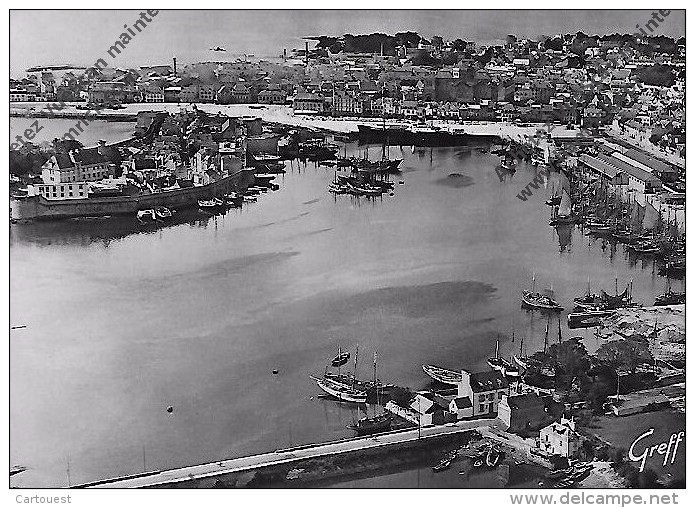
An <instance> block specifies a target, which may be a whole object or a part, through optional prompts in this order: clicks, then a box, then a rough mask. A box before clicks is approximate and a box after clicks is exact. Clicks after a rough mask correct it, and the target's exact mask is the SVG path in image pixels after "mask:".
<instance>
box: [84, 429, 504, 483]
mask: <svg viewBox="0 0 695 508" xmlns="http://www.w3.org/2000/svg"><path fill="white" fill-rule="evenodd" d="M495 421H496V420H494V419H485V420H473V421H461V422H456V423H449V424H446V425H436V426H431V427H423V428H422V429H420V430H419V431H418V429H409V430H405V431H397V432H390V433H385V434H379V435H376V436H367V437H361V438H355V439H346V440H343V441H334V442H330V443H323V444H317V445H308V446H300V447H295V448H288V449H285V450H277V451H274V452H270V453H262V454H260V455H252V456H249V457H239V458H236V459H229V460H221V461H217V462H209V463H207V464H200V465H197V466H188V467H183V468H179V469H170V470H167V471H154V472H152V473H149V474H148V473H145V474H143V475H138V476H134V477H128V478H121V479H118V478H116V479H112V480H103V481H102V482H94V483H90V484H87V485H85V487H88V488H117V489H124V488H144V487H155V486H164V485H167V484H174V483H179V482H185V481H189V480H193V479H201V478H208V477H214V476H219V475H225V474H228V473H236V472H241V471H246V470H251V469H257V468H261V467H267V466H273V465H278V464H286V463H290V462H293V461H297V460H304V459H311V458H316V457H321V456H326V455H338V454H341V453H348V452H355V451H359V450H366V449H370V448H377V447H382V446H392V445H397V444H401V443H406V442H412V441H417V440H418V439H427V438H433V437H438V436H445V435H449V434H457V433H460V432H465V431H468V430H473V429H482V428H487V427H490V426H491V425H493V424H494V423H495Z"/></svg>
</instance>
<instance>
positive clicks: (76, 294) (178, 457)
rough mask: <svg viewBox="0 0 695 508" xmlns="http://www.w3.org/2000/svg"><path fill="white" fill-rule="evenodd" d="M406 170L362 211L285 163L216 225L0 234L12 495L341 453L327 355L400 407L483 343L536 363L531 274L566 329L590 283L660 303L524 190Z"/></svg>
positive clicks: (469, 162)
mask: <svg viewBox="0 0 695 508" xmlns="http://www.w3.org/2000/svg"><path fill="white" fill-rule="evenodd" d="M352 150H353V151H354V150H356V148H355V147H352ZM376 151H377V149H376V148H373V149H372V152H376ZM397 154H399V149H398V148H395V149H392V152H391V155H392V156H394V155H397ZM372 156H374V154H372ZM398 156H400V155H398ZM402 157H404V159H405V161H404V163H403V165H402V168H403V170H404V172H403V175H402V176H400V177H397V178H398V179H401V180H402V181H403V182H404V184H403V185H396V188H395V195H394V196H384V198H383V199H378V200H376V201H367V200H356V199H354V198H350V197H347V196H338V197H337V198H334V197H333V196H332V195H331V194H329V193H328V191H327V190H326V186H327V184H328V183H329V182H330V180H331V179H332V178H333V170H332V169H325V168H318V167H315V166H313V165H307V166H304V165H299V164H298V163H297V162H293V163H292V164H291V165H290V164H289V163H288V173H287V175H285V176H284V177H282V176H281V177H278V179H277V180H278V183H279V184H280V185H281V189H280V190H279V191H277V192H274V193H271V194H269V195H263V196H261V198H260V199H259V202H258V203H255V204H252V205H250V206H244V208H243V209H241V210H232V211H230V212H228V213H227V214H226V215H224V216H218V217H191V220H190V221H189V222H186V223H183V224H179V225H175V226H170V227H167V228H163V229H159V230H149V231H137V227H136V223H135V220H134V219H130V218H125V219H110V220H106V221H99V222H98V223H90V222H89V221H64V222H56V223H45V224H29V225H13V226H12V228H11V236H10V242H11V249H10V256H11V281H10V285H11V287H10V289H11V321H12V323H11V324H12V325H26V328H24V329H17V330H13V331H12V333H11V338H10V340H11V350H10V355H11V365H10V370H11V373H10V375H11V377H10V379H11V388H10V390H11V392H10V393H11V405H10V430H11V443H10V456H11V462H12V464H15V463H18V464H24V465H26V466H28V467H29V470H28V471H27V472H25V473H22V474H21V475H17V476H15V477H14V478H13V480H12V481H13V484H14V485H18V486H19V485H21V486H63V485H66V484H67V473H66V469H67V464H68V461H69V466H70V480H71V482H72V483H73V484H74V483H79V482H87V481H90V480H95V479H99V478H105V477H112V476H117V475H123V474H132V473H137V472H140V471H142V470H143V468H146V469H166V468H172V467H178V466H184V465H190V464H193V463H199V462H204V461H212V460H216V459H221V458H226V457H235V456H240V455H244V454H250V453H256V452H264V451H268V450H273V449H275V448H278V447H284V446H288V445H290V444H292V445H297V444H300V443H309V442H316V441H323V440H330V439H336V438H340V437H345V436H348V435H350V431H348V430H347V429H346V428H345V425H346V424H347V423H350V422H352V420H353V418H356V417H357V416H358V415H357V413H356V409H354V408H350V407H347V406H341V405H340V404H337V403H334V402H331V401H326V400H321V399H317V398H316V395H317V394H318V388H317V387H316V386H315V385H314V384H313V383H312V382H311V380H310V379H309V374H311V373H321V372H322V371H323V368H324V365H325V364H326V362H327V360H328V359H329V358H331V357H332V356H333V355H334V354H335V352H336V348H337V346H338V344H341V345H342V347H343V348H348V347H350V348H354V346H355V344H359V351H360V357H361V358H362V359H363V361H362V362H361V365H360V366H359V368H358V374H359V371H361V373H362V375H364V376H370V375H371V355H372V352H373V351H375V350H376V351H378V353H379V359H380V363H379V370H380V377H382V378H383V379H386V380H388V381H391V382H394V383H398V384H400V385H403V386H409V387H411V388H423V387H425V386H427V385H428V378H427V377H426V375H425V374H424V373H423V372H422V369H421V367H420V366H421V364H422V363H434V364H438V365H442V366H446V367H452V368H469V369H484V368H485V359H486V358H487V357H488V356H490V355H491V354H492V353H493V352H494V347H495V339H496V338H497V337H498V335H499V337H500V342H501V353H502V354H503V355H504V356H509V355H511V354H512V353H514V352H517V351H518V348H519V338H520V337H521V336H524V337H525V338H526V340H525V346H526V347H527V348H528V352H529V353H530V352H533V351H534V350H536V349H541V348H542V347H543V336H544V328H545V324H546V319H545V317H544V316H543V315H540V314H537V313H530V312H527V311H523V310H521V309H520V306H519V303H520V300H519V294H520V291H521V290H522V289H524V288H529V287H530V285H531V277H532V274H533V273H534V272H535V273H536V278H537V287H538V288H543V287H549V286H552V288H553V289H554V290H555V292H556V296H557V297H558V299H559V300H560V302H561V303H563V304H564V305H565V306H566V307H568V308H569V307H570V302H571V299H572V298H573V297H575V296H577V295H580V294H582V293H583V292H584V291H585V289H586V284H587V279H591V284H592V290H598V289H600V288H601V287H603V288H605V289H606V290H608V291H612V290H613V289H614V284H615V282H614V279H615V278H616V277H617V278H618V280H619V281H620V285H621V286H624V285H625V284H626V283H628V282H629V281H630V280H633V281H634V296H635V300H637V301H641V302H644V303H647V304H651V303H652V302H653V297H654V295H655V294H657V293H660V292H662V291H663V290H664V288H665V280H664V279H663V278H661V277H659V276H657V275H656V269H655V268H654V266H653V265H652V263H649V262H644V263H643V262H641V261H639V262H637V263H635V261H634V260H631V259H630V258H628V256H627V254H626V253H625V252H624V251H623V247H622V246H617V247H615V246H613V247H611V245H610V244H603V243H602V242H601V241H590V240H589V239H588V238H586V237H584V236H583V235H582V234H581V231H580V230H579V229H575V230H572V229H567V230H565V231H563V232H561V234H560V235H558V232H556V230H555V229H553V228H550V227H548V225H547V219H548V215H549V209H548V207H546V206H545V205H544V204H543V201H544V200H545V196H544V193H539V195H538V196H536V197H534V198H533V199H531V200H529V201H527V202H522V201H520V200H518V199H517V198H516V197H515V196H516V194H517V193H518V192H519V191H520V189H521V188H522V187H523V186H524V185H526V184H527V183H528V181H529V179H530V178H532V176H533V174H534V171H535V169H534V168H532V167H525V166H521V168H520V169H519V171H518V172H517V173H516V175H514V176H513V177H512V178H510V179H508V180H507V181H505V182H500V181H499V179H498V177H497V175H496V174H495V172H494V169H493V168H494V166H495V164H496V163H497V157H495V156H492V155H489V154H484V153H480V152H478V151H476V150H470V149H467V148H450V149H434V150H433V151H431V152H430V151H429V150H428V151H425V152H422V153H418V152H416V153H411V150H410V149H409V148H408V149H407V150H404V151H403V153H402ZM451 173H458V174H460V175H462V176H459V177H456V178H453V177H449V174H451ZM133 231H135V232H133ZM674 289H677V288H675V287H674ZM553 319H554V321H553V322H552V323H551V329H552V330H553V333H552V334H551V339H552V340H556V330H557V318H553ZM561 323H562V326H563V328H564V327H565V323H566V313H563V315H562V318H561ZM512 329H514V330H515V332H516V342H515V343H512V342H511V339H510V336H511V330H512ZM575 335H584V336H586V344H587V347H588V348H589V349H592V348H595V347H596V345H595V340H594V339H593V338H592V335H591V332H579V333H577V332H576V331H572V332H570V331H569V330H567V329H566V328H564V329H563V337H571V336H575ZM353 354H354V349H353ZM273 369H278V370H279V374H278V375H275V376H274V375H273V374H272V371H273ZM169 405H171V406H173V407H174V411H173V412H172V413H171V414H169V413H167V411H166V408H167V406H169ZM360 416H361V415H360ZM423 471H424V470H423ZM422 474H423V473H422V472H421V474H420V476H422ZM428 474H429V473H428ZM413 475H417V471H411V472H405V473H398V474H395V475H390V476H388V477H383V480H379V479H371V480H363V481H362V484H360V485H363V484H364V482H366V483H368V484H369V486H376V485H377V484H378V485H381V486H387V485H388V486H404V487H405V486H412V485H413V481H415V479H414V478H415V477H414V476H413ZM430 476H431V475H430ZM457 476H458V475H457ZM459 479H460V477H459V478H457V479H456V480H455V481H457V482H458V481H459ZM437 481H444V480H437ZM452 481H453V480H452ZM470 481H471V482H472V483H471V485H474V486H490V487H492V486H496V485H498V483H499V481H500V480H499V478H498V477H497V475H495V474H485V475H481V476H476V477H475V478H472V479H471V480H470ZM521 483H524V482H523V481H521ZM531 483H533V482H531ZM531 483H529V485H530V484H531ZM365 486H367V485H365ZM450 486H453V484H452V485H450Z"/></svg>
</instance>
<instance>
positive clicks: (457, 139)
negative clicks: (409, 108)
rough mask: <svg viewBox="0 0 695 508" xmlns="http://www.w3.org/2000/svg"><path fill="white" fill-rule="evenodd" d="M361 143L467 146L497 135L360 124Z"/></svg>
mask: <svg viewBox="0 0 695 508" xmlns="http://www.w3.org/2000/svg"><path fill="white" fill-rule="evenodd" d="M357 129H358V131H359V132H358V139H359V142H360V143H386V142H388V143H389V144H391V145H396V146H399V145H400V146H404V145H410V146H412V145H414V146H465V145H470V144H475V143H476V142H489V141H494V140H496V139H497V136H492V135H482V136H473V135H470V134H466V133H464V132H456V133H454V132H449V131H446V130H441V129H437V128H431V129H429V128H428V129H421V128H420V129H418V128H411V127H409V126H398V127H386V128H383V127H375V126H370V125H358V126H357Z"/></svg>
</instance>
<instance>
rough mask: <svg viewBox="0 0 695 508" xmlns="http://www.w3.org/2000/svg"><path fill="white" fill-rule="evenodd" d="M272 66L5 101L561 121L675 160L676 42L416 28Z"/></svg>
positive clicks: (55, 84)
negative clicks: (490, 35) (489, 42)
mask: <svg viewBox="0 0 695 508" xmlns="http://www.w3.org/2000/svg"><path fill="white" fill-rule="evenodd" d="M311 44H312V45H314V47H313V48H312V49H309V41H308V40H307V42H306V46H305V48H304V49H295V50H293V51H291V52H290V53H289V54H288V52H287V51H286V50H284V51H283V56H282V57H280V58H273V59H266V60H263V59H261V60H258V59H253V60H249V59H246V57H244V59H241V58H239V59H237V60H236V61H224V62H223V61H219V62H214V61H213V62H200V63H189V64H184V65H180V64H179V65H177V62H176V58H174V59H173V62H172V63H171V64H164V65H150V66H142V67H140V68H138V69H115V68H113V69H112V68H105V69H101V70H100V71H99V73H89V74H88V76H89V77H87V75H85V74H81V73H80V72H79V71H77V70H69V71H68V72H65V73H63V75H62V77H61V78H60V79H58V78H57V77H56V73H54V72H52V71H50V70H43V71H42V70H40V69H39V70H38V71H37V72H32V73H29V74H28V75H27V76H26V77H24V78H22V79H13V80H10V100H11V101H13V102H31V101H45V102H58V103H67V102H73V101H82V102H85V103H86V104H87V109H89V107H90V106H93V107H115V108H118V107H120V105H121V104H125V103H131V102H143V103H182V104H186V103H193V104H195V103H217V104H256V103H257V104H261V105H263V104H266V105H283V104H289V105H292V108H293V110H294V113H295V114H305V115H325V116H332V117H356V118H368V117H375V118H389V119H395V118H398V119H408V120H414V121H425V120H429V119H442V120H457V121H458V120H461V121H491V122H495V121H500V122H523V123H525V122H534V123H560V124H564V125H568V126H570V127H575V128H577V129H579V128H581V129H586V130H589V131H591V132H595V131H596V130H597V129H609V130H611V131H612V132H615V133H616V134H617V135H620V136H624V137H626V138H629V139H631V140H634V141H635V142H637V143H640V144H649V145H652V146H653V148H654V149H655V150H657V151H658V152H661V153H662V154H664V155H667V156H670V157H674V158H681V159H682V158H683V157H684V154H685V116H684V115H685V104H684V93H685V38H680V39H678V40H676V41H674V40H673V39H670V38H668V37H664V36H658V37H657V36H654V37H644V36H641V35H639V34H638V35H618V34H615V35H606V36H589V35H586V34H584V33H581V32H579V33H576V34H565V35H557V36H553V37H547V38H544V39H543V40H529V39H518V38H517V37H515V36H513V35H509V36H507V40H506V43H505V44H503V45H502V44H501V45H495V46H483V45H478V44H476V43H475V42H470V41H463V40H461V39H456V40H453V41H451V40H450V41H445V40H443V38H442V37H439V36H433V37H430V38H429V39H425V38H424V37H422V36H420V35H419V34H417V33H414V32H405V33H398V34H396V35H395V36H388V35H384V34H371V35H360V36H348V35H346V36H343V37H339V38H338V37H317V38H315V40H312V41H311Z"/></svg>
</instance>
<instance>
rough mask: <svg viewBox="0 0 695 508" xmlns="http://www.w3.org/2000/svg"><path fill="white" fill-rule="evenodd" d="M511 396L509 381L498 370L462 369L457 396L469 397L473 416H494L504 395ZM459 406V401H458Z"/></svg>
mask: <svg viewBox="0 0 695 508" xmlns="http://www.w3.org/2000/svg"><path fill="white" fill-rule="evenodd" d="M505 396H507V397H508V396H509V382H508V381H507V379H506V378H505V377H504V376H503V375H502V374H501V373H500V372H498V371H496V370H493V371H488V372H477V373H470V372H468V371H465V370H462V371H461V381H460V382H459V384H458V390H457V397H458V398H469V399H470V401H471V405H472V408H473V411H472V415H471V416H473V417H478V416H485V417H493V416H495V415H496V414H497V410H498V405H499V403H500V401H501V400H502V397H505ZM456 404H457V406H458V403H456Z"/></svg>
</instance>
